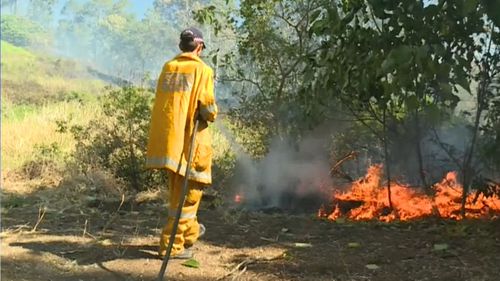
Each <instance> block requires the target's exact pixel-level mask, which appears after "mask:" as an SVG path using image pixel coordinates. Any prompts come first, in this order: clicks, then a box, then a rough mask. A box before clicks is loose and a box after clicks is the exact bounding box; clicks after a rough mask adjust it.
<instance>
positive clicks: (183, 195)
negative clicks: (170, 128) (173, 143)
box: [158, 114, 200, 281]
mask: <svg viewBox="0 0 500 281" xmlns="http://www.w3.org/2000/svg"><path fill="white" fill-rule="evenodd" d="M197 116H198V114H195V118H196V121H195V123H194V129H193V136H192V137H191V143H190V145H189V153H188V158H187V166H186V174H185V177H184V185H183V186H182V193H181V200H180V201H179V205H178V206H177V210H176V213H175V219H174V224H173V227H172V231H171V232H170V238H169V240H168V247H167V252H166V254H165V257H164V258H163V263H162V264H161V269H160V273H158V281H163V277H164V276H165V271H166V270H167V265H168V261H169V259H170V253H171V252H172V247H173V246H174V239H175V234H176V233H177V228H178V227H179V220H180V218H181V214H182V207H183V206H184V201H185V200H186V195H187V192H188V181H189V173H190V172H191V158H192V156H193V148H194V144H195V140H196V133H197V132H198V124H199V122H200V120H199V118H197Z"/></svg>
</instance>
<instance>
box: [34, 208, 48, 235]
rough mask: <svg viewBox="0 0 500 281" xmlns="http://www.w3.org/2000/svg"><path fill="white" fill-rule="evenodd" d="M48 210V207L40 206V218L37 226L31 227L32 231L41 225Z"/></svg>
mask: <svg viewBox="0 0 500 281" xmlns="http://www.w3.org/2000/svg"><path fill="white" fill-rule="evenodd" d="M46 211H47V207H45V206H43V207H42V206H40V207H39V208H38V220H37V221H36V224H35V226H34V227H33V229H31V232H35V231H36V229H37V228H38V226H39V225H40V223H41V222H42V220H43V218H44V217H45V212H46Z"/></svg>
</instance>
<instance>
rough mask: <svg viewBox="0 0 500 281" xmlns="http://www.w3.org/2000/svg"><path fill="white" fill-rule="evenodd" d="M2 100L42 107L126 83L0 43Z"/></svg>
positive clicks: (75, 63) (74, 63) (71, 62)
mask: <svg viewBox="0 0 500 281" xmlns="http://www.w3.org/2000/svg"><path fill="white" fill-rule="evenodd" d="M1 65H2V75H1V77H2V84H1V85H2V98H4V99H6V100H7V101H9V102H11V103H14V104H43V103H46V102H51V101H57V100H64V99H65V98H66V97H68V96H75V95H91V96H93V95H95V94H98V93H99V92H102V90H103V88H104V86H105V85H108V84H114V85H122V84H124V83H127V82H126V81H124V80H122V79H119V78H116V77H113V76H110V75H106V74H103V73H100V72H99V71H96V70H94V69H91V68H89V67H86V66H84V65H82V64H80V63H78V62H76V61H73V60H69V59H62V58H57V57H53V56H50V55H46V54H40V53H36V52H32V51H29V50H27V49H25V48H21V47H18V46H14V45H12V44H10V43H8V42H6V41H3V40H2V41H1Z"/></svg>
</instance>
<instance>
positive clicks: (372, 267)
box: [365, 263, 380, 270]
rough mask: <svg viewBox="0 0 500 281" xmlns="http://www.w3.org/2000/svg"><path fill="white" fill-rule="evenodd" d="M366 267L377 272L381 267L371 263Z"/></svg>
mask: <svg viewBox="0 0 500 281" xmlns="http://www.w3.org/2000/svg"><path fill="white" fill-rule="evenodd" d="M365 267H366V268H368V269H371V270H376V269H379V268H380V266H378V265H376V264H373V263H369V264H367V265H365Z"/></svg>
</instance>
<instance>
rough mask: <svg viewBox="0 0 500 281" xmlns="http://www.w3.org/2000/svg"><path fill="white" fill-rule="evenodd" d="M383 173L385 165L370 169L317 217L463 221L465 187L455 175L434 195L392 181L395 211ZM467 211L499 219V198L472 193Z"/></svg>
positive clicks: (436, 188)
mask: <svg viewBox="0 0 500 281" xmlns="http://www.w3.org/2000/svg"><path fill="white" fill-rule="evenodd" d="M382 174H383V173H382V165H374V166H371V167H370V168H369V169H368V173H367V174H366V176H365V177H364V178H362V179H360V180H358V181H355V182H354V183H352V185H351V186H350V187H349V188H348V190H347V191H345V192H335V193H334V194H333V196H332V197H333V198H332V201H333V203H334V208H333V210H331V211H329V212H328V211H326V210H325V208H324V207H322V208H321V209H320V210H319V212H318V215H319V216H320V217H326V218H328V219H330V220H336V219H338V218H340V217H346V218H349V219H352V220H372V219H377V220H380V221H386V222H387V221H392V220H396V219H398V220H401V221H407V220H412V219H419V218H424V217H429V216H438V217H441V218H448V219H455V220H458V219H461V218H462V217H461V216H460V209H461V200H462V186H461V185H460V184H459V183H458V182H457V174H456V173H455V172H449V173H448V174H447V175H446V177H445V178H444V179H443V180H442V181H441V182H440V183H437V184H435V185H434V186H433V191H434V196H429V195H426V194H423V193H422V192H420V191H419V190H416V189H412V188H409V187H408V186H407V185H403V184H400V183H395V182H391V201H392V207H393V209H392V210H390V208H389V206H390V204H389V200H388V192H387V187H386V186H382V185H381V182H382ZM465 209H466V215H465V217H466V218H498V217H499V216H500V198H499V197H498V196H491V197H486V196H484V195H483V194H479V195H475V194H469V195H468V197H467V199H466V204H465Z"/></svg>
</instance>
